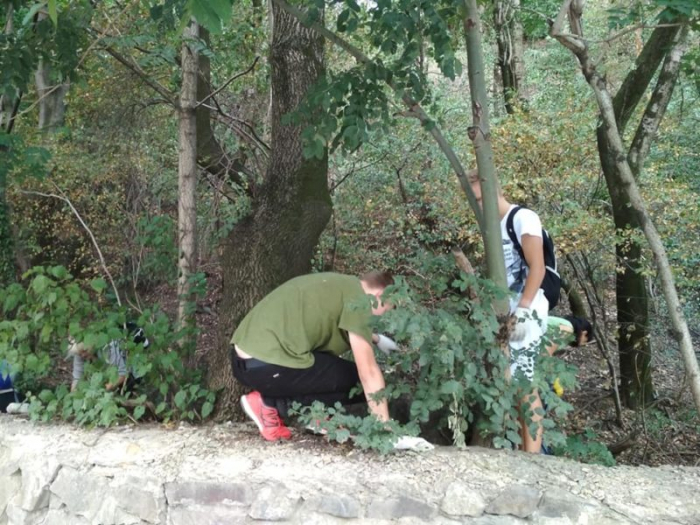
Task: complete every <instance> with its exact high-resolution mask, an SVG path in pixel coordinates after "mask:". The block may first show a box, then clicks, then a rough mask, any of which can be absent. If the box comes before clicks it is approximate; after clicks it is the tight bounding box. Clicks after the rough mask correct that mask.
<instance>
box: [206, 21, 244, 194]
mask: <svg viewBox="0 0 700 525" xmlns="http://www.w3.org/2000/svg"><path fill="white" fill-rule="evenodd" d="M199 37H200V39H201V40H203V41H204V42H206V43H207V44H209V31H207V30H206V29H204V28H203V27H200V28H199ZM197 63H198V69H199V74H198V75H197V102H198V104H197V160H198V162H199V164H200V165H201V166H202V168H203V169H205V170H207V171H208V172H209V173H211V174H212V175H214V176H215V177H217V178H219V179H224V178H226V179H228V180H229V181H230V182H232V183H234V184H239V185H240V184H243V183H244V182H245V177H243V176H242V174H243V173H244V172H245V171H246V168H245V163H244V162H243V161H242V159H241V158H240V156H239V155H235V156H230V155H229V154H228V153H227V152H226V150H225V149H224V148H223V147H222V146H221V143H220V142H219V141H218V140H217V139H216V137H215V136H214V130H213V129H212V126H211V113H212V110H211V109H209V108H208V107H207V105H209V104H211V101H208V104H200V102H201V101H204V100H207V99H208V98H209V96H210V95H211V92H212V91H211V64H210V60H209V57H208V56H206V55H204V54H200V55H199V56H198V61H197Z"/></svg>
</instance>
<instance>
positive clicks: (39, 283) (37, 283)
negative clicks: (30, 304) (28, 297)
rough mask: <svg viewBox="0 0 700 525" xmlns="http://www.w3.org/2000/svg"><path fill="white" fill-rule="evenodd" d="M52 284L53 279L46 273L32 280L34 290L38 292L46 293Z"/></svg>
mask: <svg viewBox="0 0 700 525" xmlns="http://www.w3.org/2000/svg"><path fill="white" fill-rule="evenodd" d="M50 285H51V279H49V278H48V277H46V276H45V275H37V276H36V277H34V279H33V280H32V290H34V291H35V292H36V293H37V294H42V293H44V292H45V291H46V289H47V288H48V287H49V286H50Z"/></svg>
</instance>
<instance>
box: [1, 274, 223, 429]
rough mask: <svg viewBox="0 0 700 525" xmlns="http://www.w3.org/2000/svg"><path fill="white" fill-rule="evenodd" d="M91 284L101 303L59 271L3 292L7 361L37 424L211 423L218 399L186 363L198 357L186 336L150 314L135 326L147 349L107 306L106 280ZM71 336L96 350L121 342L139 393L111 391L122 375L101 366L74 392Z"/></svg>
mask: <svg viewBox="0 0 700 525" xmlns="http://www.w3.org/2000/svg"><path fill="white" fill-rule="evenodd" d="M91 285H92V286H91V288H92V289H93V290H94V291H95V292H96V293H97V295H96V297H95V296H92V295H91V294H90V293H88V292H87V291H86V290H84V289H83V288H82V287H81V286H80V285H79V283H78V282H77V281H75V280H74V279H73V277H72V275H70V274H69V273H68V272H67V270H66V269H65V268H63V267H60V266H57V267H50V268H42V267H37V268H33V269H32V270H31V271H29V272H28V273H27V274H25V276H24V281H23V282H22V283H16V284H12V285H10V286H8V287H6V288H0V296H1V297H3V304H2V311H3V318H4V320H3V321H2V322H0V359H5V360H7V362H8V363H9V364H10V366H11V367H12V369H13V370H14V371H16V372H17V374H18V379H17V383H18V387H19V388H20V389H21V391H23V392H24V393H26V394H27V396H28V397H29V399H30V401H31V403H30V414H31V416H32V418H33V419H39V420H42V421H48V420H50V419H54V418H58V419H64V420H68V421H75V422H76V423H78V424H80V425H99V426H109V425H112V424H115V423H118V422H120V421H123V420H125V419H127V418H130V419H134V420H138V419H140V418H143V417H144V416H146V415H148V417H149V418H156V419H158V420H163V421H171V420H179V419H187V420H192V421H199V420H202V419H204V418H206V417H208V416H209V415H210V414H211V412H212V409H213V406H214V402H215V394H214V393H213V392H211V391H208V390H207V389H205V388H203V387H202V375H201V372H200V371H198V370H191V369H188V368H187V367H186V366H185V364H184V363H185V362H186V361H187V359H189V357H190V356H191V355H190V352H189V351H188V350H186V349H182V348H181V347H180V341H181V340H182V339H184V338H185V336H186V335H187V332H185V331H178V330H175V329H174V328H173V327H172V326H171V324H170V322H169V320H168V319H167V317H166V316H165V315H164V314H163V313H162V312H160V311H159V310H145V311H144V312H143V313H142V314H141V315H140V316H139V317H138V319H135V322H136V323H137V325H138V326H140V327H142V328H143V330H144V332H145V333H146V336H147V337H148V339H149V342H150V346H149V347H148V348H147V349H144V348H143V346H142V345H140V344H136V343H134V342H133V341H132V340H131V338H130V336H129V334H128V332H127V331H126V330H125V329H124V326H125V321H126V317H127V312H126V311H124V310H122V309H119V308H116V307H112V306H110V305H108V304H106V303H105V301H104V291H105V288H106V284H105V283H104V281H102V280H101V279H96V280H94V281H93V282H92V283H91ZM69 337H71V338H73V339H74V340H75V341H77V342H82V343H84V344H85V346H86V347H87V348H92V349H100V348H103V347H104V346H106V345H108V344H110V342H111V341H118V342H119V345H120V347H121V348H122V349H123V350H125V351H126V354H127V356H128V357H127V363H128V366H129V367H130V369H131V370H132V371H133V374H134V376H136V377H138V378H140V383H139V385H138V386H137V387H136V390H135V391H134V393H131V392H123V391H121V390H117V391H108V390H106V388H105V385H106V384H107V383H112V384H114V383H115V381H116V380H117V371H116V369H115V368H114V367H112V366H108V365H106V363H104V362H103V361H102V360H101V359H96V360H94V361H91V362H86V363H85V375H84V376H83V379H82V380H81V381H80V382H79V383H78V388H77V389H76V390H75V391H74V392H71V391H69V389H68V387H67V386H66V381H67V380H68V379H69V377H67V371H66V370H65V366H64V365H63V363H64V362H65V359H66V357H65V356H66V349H67V346H68V338H69ZM61 374H66V375H64V377H61Z"/></svg>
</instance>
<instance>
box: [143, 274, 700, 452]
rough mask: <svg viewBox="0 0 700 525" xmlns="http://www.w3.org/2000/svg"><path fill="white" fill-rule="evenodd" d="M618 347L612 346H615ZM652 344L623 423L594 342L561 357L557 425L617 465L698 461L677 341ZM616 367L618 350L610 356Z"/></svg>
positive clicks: (162, 297) (203, 313)
mask: <svg viewBox="0 0 700 525" xmlns="http://www.w3.org/2000/svg"><path fill="white" fill-rule="evenodd" d="M202 270H203V271H205V272H206V273H207V282H208V286H207V290H208V291H207V295H206V297H205V298H203V299H202V300H201V301H200V302H199V303H198V308H197V312H198V313H197V325H198V327H199V329H200V330H201V332H200V336H199V340H198V345H197V353H198V356H199V357H201V356H202V355H204V354H206V353H207V352H209V351H212V350H213V348H214V347H215V346H216V344H217V339H218V308H217V306H218V302H219V297H220V293H221V272H220V271H219V270H218V268H217V267H216V266H215V265H210V266H207V267H205V268H202ZM143 299H145V302H147V303H158V304H159V305H160V307H161V308H162V309H163V310H165V311H166V312H168V313H169V314H171V315H174V314H175V312H176V311H177V300H176V297H175V291H174V289H173V288H172V287H168V286H161V287H159V288H157V289H154V290H152V291H151V292H150V293H149V294H148V295H147V296H145V297H143ZM613 348H614V345H613ZM653 348H654V349H655V350H656V352H655V354H654V356H653V364H654V372H653V374H654V376H653V380H654V387H655V389H656V400H655V401H654V403H653V405H652V406H651V407H649V408H647V409H646V410H640V411H638V412H635V411H633V410H628V409H624V408H623V410H622V413H621V415H622V423H623V424H622V426H620V425H619V424H618V422H617V419H618V418H617V415H616V409H615V403H614V391H613V388H612V384H613V381H612V378H611V377H610V372H609V366H608V364H607V362H606V360H605V358H604V357H603V355H602V354H601V352H600V351H599V350H598V347H597V346H596V343H592V344H589V345H588V346H586V347H583V348H569V349H566V350H564V351H563V352H561V353H560V355H559V357H560V358H562V359H564V360H565V361H567V362H568V363H570V364H572V365H575V366H576V367H578V381H579V385H578V388H577V389H576V390H574V391H571V390H567V391H566V392H565V393H564V396H563V397H564V399H565V400H566V401H567V402H568V403H571V404H572V405H573V407H574V410H573V411H572V412H570V413H569V415H568V417H567V418H566V420H564V421H558V422H557V423H558V426H559V427H560V428H561V429H562V430H564V432H565V433H566V435H568V436H573V435H582V434H585V433H588V434H589V435H594V437H593V438H592V439H594V440H596V441H599V442H601V443H603V444H605V445H606V446H608V447H609V448H610V449H611V451H612V452H613V455H614V456H615V459H616V461H617V463H618V464H624V465H648V466H657V465H685V466H700V419H699V418H697V416H696V412H695V410H694V406H693V402H692V398H691V395H690V391H689V387H688V386H687V384H686V383H685V380H684V377H685V374H684V370H683V364H682V361H681V357H680V355H679V354H678V352H677V350H675V349H676V348H677V345H676V343H675V342H674V341H672V340H670V339H668V338H664V337H662V336H658V335H657V336H655V337H654V339H653ZM611 357H612V359H613V361H614V362H615V366H617V362H616V358H615V355H613V356H611Z"/></svg>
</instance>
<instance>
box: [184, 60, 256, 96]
mask: <svg viewBox="0 0 700 525" xmlns="http://www.w3.org/2000/svg"><path fill="white" fill-rule="evenodd" d="M258 60H260V57H255V60H253V63H252V64H251V65H250V67H249V68H248V69H246V70H245V71H242V72H241V73H237V74H235V75H233V76H232V77H231V78H230V79H228V80H227V81H226V82H224V84H223V85H222V86H221V87H219V88H218V89H217V90H216V91H213V92H212V93H209V94H208V95H207V96H206V97H204V98H203V99H202V100H200V101H199V102H197V105H196V106H195V107H197V108H198V107H199V106H201V105H202V104H204V103H205V102H206V101H207V100H209V99H210V98H212V97H213V96H214V95H217V94H219V93H220V92H221V91H223V90H224V89H225V88H226V86H228V85H229V84H230V83H231V82H233V81H234V80H236V79H237V78H240V77H242V76H243V75H247V74H248V73H250V72H251V71H253V69H254V68H255V64H257V63H258Z"/></svg>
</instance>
